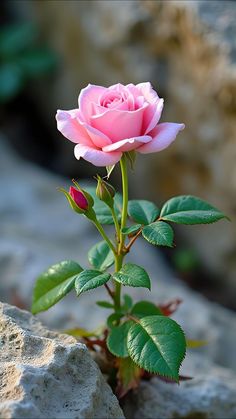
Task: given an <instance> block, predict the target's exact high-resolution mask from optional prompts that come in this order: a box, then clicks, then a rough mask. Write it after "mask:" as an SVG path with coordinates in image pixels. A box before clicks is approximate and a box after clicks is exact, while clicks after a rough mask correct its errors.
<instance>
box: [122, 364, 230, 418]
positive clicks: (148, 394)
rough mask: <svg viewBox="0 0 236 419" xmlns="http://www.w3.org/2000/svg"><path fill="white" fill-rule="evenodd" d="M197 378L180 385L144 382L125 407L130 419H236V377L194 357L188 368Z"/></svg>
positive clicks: (127, 416)
mask: <svg viewBox="0 0 236 419" xmlns="http://www.w3.org/2000/svg"><path fill="white" fill-rule="evenodd" d="M185 368H186V372H187V374H188V375H189V374H190V371H191V374H193V376H194V379H193V380H191V381H185V382H181V383H180V385H176V384H167V383H164V382H162V381H160V380H158V379H156V378H154V379H152V380H151V381H149V382H143V383H142V384H141V386H140V388H139V389H137V390H135V391H134V393H133V395H132V396H131V397H129V398H128V399H127V400H126V401H125V403H124V406H123V409H124V413H125V416H126V418H127V419H140V418H142V419H150V418H152V419H159V418H161V419H174V418H186V419H187V418H188V419H190V418H192V419H208V418H214V419H223V418H224V419H233V418H235V417H236V376H235V375H234V374H232V373H231V372H229V371H228V370H226V369H224V368H220V367H217V366H216V365H211V364H209V362H207V361H206V359H204V358H202V357H197V356H192V357H190V358H189V360H188V362H187V363H186V365H185Z"/></svg>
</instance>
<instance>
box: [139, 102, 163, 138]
mask: <svg viewBox="0 0 236 419" xmlns="http://www.w3.org/2000/svg"><path fill="white" fill-rule="evenodd" d="M163 106H164V99H158V100H157V101H156V102H155V103H153V104H151V105H149V106H148V107H147V108H146V110H145V112H144V118H143V132H144V134H148V133H149V132H150V131H151V130H152V129H153V128H155V126H156V125H157V124H158V122H159V119H160V117H161V113H162V109H163Z"/></svg>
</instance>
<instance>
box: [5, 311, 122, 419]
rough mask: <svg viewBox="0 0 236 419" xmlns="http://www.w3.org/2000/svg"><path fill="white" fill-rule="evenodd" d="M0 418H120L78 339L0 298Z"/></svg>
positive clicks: (106, 387) (99, 376) (115, 405)
mask: <svg viewBox="0 0 236 419" xmlns="http://www.w3.org/2000/svg"><path fill="white" fill-rule="evenodd" d="M0 345H1V355H0V376H1V380H0V417H1V418H3V419H11V418H12V419H13V418H14V419H16V418H17V419H26V418H27V419H35V418H37V419H44V418H45V419H46V418H49V419H50V418H68V419H73V418H74V419H79V418H81V419H82V418H107V419H110V418H116V419H117V418H124V416H123V413H122V411H121V409H120V407H119V404H118V401H117V399H116V397H115V396H114V395H113V393H112V391H111V389H110V387H109V386H108V385H107V384H106V383H105V380H104V378H103V376H102V374H101V372H100V370H99V368H98V366H97V365H96V363H95V362H94V361H93V360H92V358H91V356H90V354H89V352H88V350H87V349H86V347H85V346H84V345H82V344H79V343H76V341H75V340H74V339H73V338H71V337H69V336H65V335H59V334H57V333H54V332H50V331H48V330H47V329H45V328H44V327H43V326H42V325H41V324H40V323H39V322H38V321H37V320H36V319H35V318H33V317H32V316H31V315H30V313H28V312H26V311H21V310H19V309H17V308H15V307H12V306H9V305H6V304H2V303H0Z"/></svg>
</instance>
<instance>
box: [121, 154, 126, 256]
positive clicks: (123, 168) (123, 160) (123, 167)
mask: <svg viewBox="0 0 236 419" xmlns="http://www.w3.org/2000/svg"><path fill="white" fill-rule="evenodd" d="M120 168H121V175H122V189H123V208H122V217H121V231H122V229H123V228H125V227H126V220H127V213H128V174H127V164H126V156H125V155H123V157H122V158H121V161H120ZM124 241H125V236H124V234H122V232H120V245H119V253H122V250H123V246H124Z"/></svg>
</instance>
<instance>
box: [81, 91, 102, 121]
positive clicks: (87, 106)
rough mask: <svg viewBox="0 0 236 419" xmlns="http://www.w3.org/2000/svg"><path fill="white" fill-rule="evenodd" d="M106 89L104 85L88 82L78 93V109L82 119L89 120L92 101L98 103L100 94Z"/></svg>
mask: <svg viewBox="0 0 236 419" xmlns="http://www.w3.org/2000/svg"><path fill="white" fill-rule="evenodd" d="M106 90H107V88H106V87H103V86H96V85H94V84H88V86H87V87H85V88H84V89H82V90H81V92H80V94H79V99H78V101H79V109H80V112H81V115H82V116H83V118H84V120H85V121H87V122H88V123H89V122H90V117H91V115H92V114H93V113H92V106H93V103H99V98H100V96H101V95H102V94H103V93H104V92H105V91H106Z"/></svg>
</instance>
